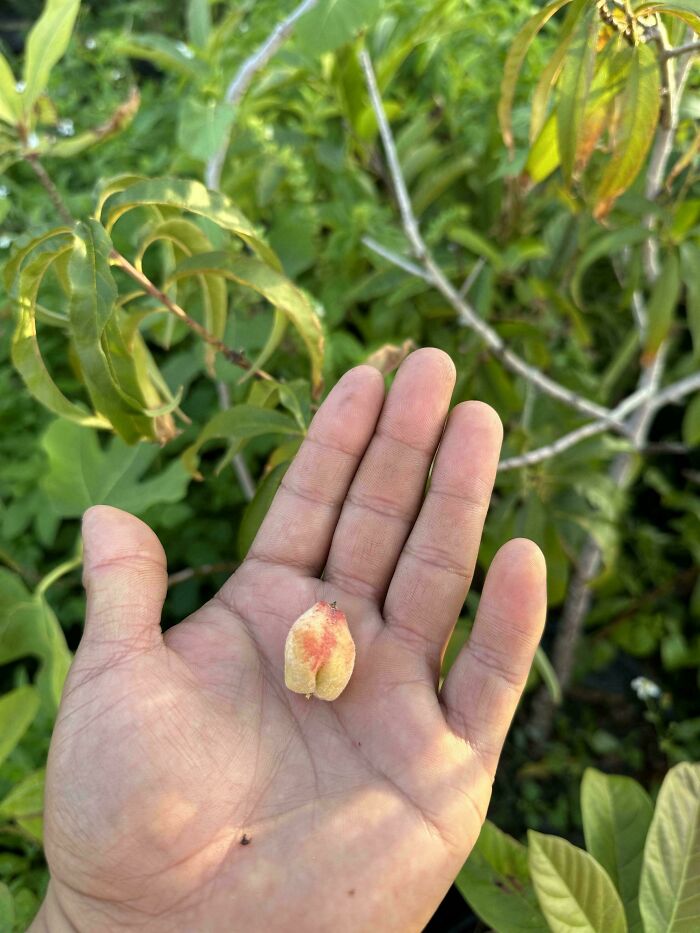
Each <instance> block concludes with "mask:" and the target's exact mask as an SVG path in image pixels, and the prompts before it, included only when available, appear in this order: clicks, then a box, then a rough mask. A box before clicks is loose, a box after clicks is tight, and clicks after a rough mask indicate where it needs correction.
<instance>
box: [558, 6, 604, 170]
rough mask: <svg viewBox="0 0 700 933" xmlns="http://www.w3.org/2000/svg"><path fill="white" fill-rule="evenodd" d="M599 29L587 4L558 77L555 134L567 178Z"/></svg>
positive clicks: (585, 100) (578, 132)
mask: <svg viewBox="0 0 700 933" xmlns="http://www.w3.org/2000/svg"><path fill="white" fill-rule="evenodd" d="M599 31H600V20H599V19H598V11H597V10H596V8H595V7H594V6H589V7H588V9H587V11H586V12H585V13H584V15H583V16H582V17H581V18H580V19H579V21H578V23H577V26H576V29H575V30H574V34H573V36H572V39H571V44H570V46H569V50H568V52H567V54H566V58H565V60H564V65H563V68H562V73H561V78H560V80H559V85H558V86H559V106H558V107H557V134H558V142H559V156H560V158H561V167H562V171H563V174H564V178H565V179H566V181H571V179H572V177H573V175H574V169H575V167H576V151H577V149H578V144H579V134H580V131H581V125H582V123H583V120H584V115H585V112H586V107H587V105H588V93H589V90H590V87H591V81H592V80H593V70H594V66H595V60H596V51H597V49H596V44H597V38H598V32H599Z"/></svg>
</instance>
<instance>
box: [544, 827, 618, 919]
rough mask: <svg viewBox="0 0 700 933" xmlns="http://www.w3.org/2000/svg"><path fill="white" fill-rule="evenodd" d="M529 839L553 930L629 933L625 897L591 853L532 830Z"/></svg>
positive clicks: (546, 910) (546, 913)
mask: <svg viewBox="0 0 700 933" xmlns="http://www.w3.org/2000/svg"><path fill="white" fill-rule="evenodd" d="M528 843H529V845H528V849H529V865H530V874H531V875H532V881H533V883H534V885H535V890H536V891H537V898H538V900H539V903H540V907H541V908H542V912H543V913H544V915H545V917H546V919H547V923H548V924H549V928H550V929H551V931H552V933H571V930H572V929H575V930H577V931H580V933H626V930H627V923H626V921H625V911H624V909H623V906H622V901H621V900H620V897H619V895H618V893H617V891H616V890H615V886H614V885H613V883H612V881H611V880H610V878H609V876H608V875H607V873H606V872H605V870H604V869H603V868H602V867H601V866H600V865H599V864H598V862H596V860H595V859H594V858H593V857H592V856H591V855H589V854H588V853H587V852H584V851H583V849H579V848H577V847H576V846H574V845H572V844H571V843H570V842H567V840H566V839H561V838H559V837H558V836H547V835H544V834H543V833H536V832H533V831H532V830H530V831H529V832H528Z"/></svg>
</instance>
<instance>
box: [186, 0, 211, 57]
mask: <svg viewBox="0 0 700 933" xmlns="http://www.w3.org/2000/svg"><path fill="white" fill-rule="evenodd" d="M210 33H211V9H210V7H209V0H189V2H188V4H187V36H188V38H189V40H190V42H191V43H192V45H197V46H199V47H200V48H203V47H204V46H205V45H206V44H207V40H208V39H209V34H210Z"/></svg>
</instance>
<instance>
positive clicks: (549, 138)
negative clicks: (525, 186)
mask: <svg viewBox="0 0 700 933" xmlns="http://www.w3.org/2000/svg"><path fill="white" fill-rule="evenodd" d="M557 137H558V133H557V115H556V112H555V113H551V114H550V115H549V117H548V118H547V122H546V123H545V125H544V126H543V127H542V129H541V130H540V134H539V136H538V137H537V139H536V140H535V142H534V143H533V145H532V147H531V148H530V152H529V154H528V157H527V162H526V163H525V174H526V176H527V177H528V178H530V180H531V181H533V182H535V183H536V184H537V183H538V182H541V181H544V180H545V178H548V177H549V176H550V175H551V174H552V172H554V171H556V169H557V168H558V167H559V162H560V159H559V143H558V139H557Z"/></svg>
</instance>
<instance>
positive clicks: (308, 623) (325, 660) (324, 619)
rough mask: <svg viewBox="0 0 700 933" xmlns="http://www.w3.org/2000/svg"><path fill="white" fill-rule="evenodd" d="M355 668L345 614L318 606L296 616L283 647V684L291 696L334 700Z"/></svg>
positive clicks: (326, 605)
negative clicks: (298, 695) (301, 694)
mask: <svg viewBox="0 0 700 933" xmlns="http://www.w3.org/2000/svg"><path fill="white" fill-rule="evenodd" d="M354 666H355V642H354V641H353V640H352V635H351V634H350V629H349V628H348V621H347V619H346V618H345V613H344V612H341V610H340V609H338V608H337V607H336V604H335V603H327V602H318V603H315V605H313V606H312V607H311V608H310V609H307V611H306V612H305V613H303V615H300V616H299V618H298V619H297V620H296V622H295V623H294V625H292V627H291V628H290V630H289V634H288V635H287V641H286V643H285V646H284V682H285V684H286V685H287V687H288V688H289V689H290V690H292V691H293V692H294V693H304V694H306V697H307V699H308V698H309V697H310V696H311V695H312V694H313V696H316V697H318V698H319V699H320V700H335V699H337V698H338V697H339V696H340V694H341V693H342V692H343V690H344V689H345V688H346V686H347V684H348V681H349V680H350V677H351V675H352V670H353V667H354Z"/></svg>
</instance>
